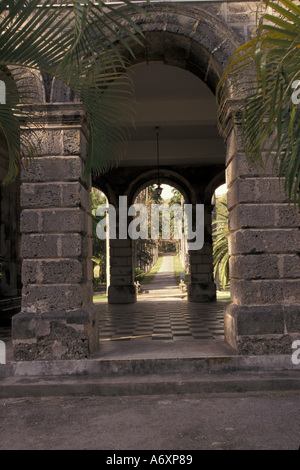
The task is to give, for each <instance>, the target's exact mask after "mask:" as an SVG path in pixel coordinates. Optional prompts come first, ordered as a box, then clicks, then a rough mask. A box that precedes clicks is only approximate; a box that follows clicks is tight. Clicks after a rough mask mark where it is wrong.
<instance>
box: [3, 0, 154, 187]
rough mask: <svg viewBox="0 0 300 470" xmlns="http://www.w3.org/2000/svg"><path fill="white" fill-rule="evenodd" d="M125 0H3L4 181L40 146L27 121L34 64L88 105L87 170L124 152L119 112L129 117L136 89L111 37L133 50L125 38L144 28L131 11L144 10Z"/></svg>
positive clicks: (30, 120)
mask: <svg viewBox="0 0 300 470" xmlns="http://www.w3.org/2000/svg"><path fill="white" fill-rule="evenodd" d="M147 1H148V0H147ZM122 3H123V4H126V5H128V6H130V7H131V8H130V10H127V12H126V13H124V12H123V9H122V8H119V7H116V5H114V4H110V3H105V2H104V1H99V2H93V1H91V0H80V1H79V0H73V1H69V0H67V1H65V2H57V0H49V1H41V0H27V1H26V0H25V1H23V0H22V1H20V0H7V1H3V2H0V33H1V34H0V73H1V76H0V78H1V80H2V82H5V85H6V103H5V104H1V105H0V127H1V130H2V132H3V133H4V135H5V138H6V141H7V145H8V151H9V172H8V175H7V177H6V179H5V182H9V181H11V180H13V179H14V178H15V177H16V175H17V173H18V172H19V169H20V167H21V166H22V165H28V162H29V161H30V160H31V159H32V158H34V157H35V156H37V155H38V153H39V149H38V142H37V141H36V138H35V136H34V135H33V132H32V127H31V125H32V124H33V123H34V117H35V113H34V109H35V108H34V105H35V104H38V103H39V97H38V96H37V92H36V89H35V86H34V84H35V83H36V80H35V79H36V77H35V75H36V73H37V71H39V72H42V73H43V74H50V75H51V76H53V77H56V78H58V79H59V80H61V81H62V82H63V83H65V84H66V85H67V86H69V87H70V88H71V89H72V90H73V92H74V93H75V95H76V96H77V98H78V99H79V101H80V102H81V104H82V106H83V108H84V110H85V112H86V116H87V120H88V125H89V132H90V135H89V148H88V157H87V161H86V168H85V175H86V176H88V175H89V174H90V171H93V172H95V173H98V172H100V171H102V170H103V169H105V168H107V167H108V166H109V165H111V164H112V159H115V158H116V155H117V156H118V157H119V158H120V156H122V154H123V152H124V149H125V143H126V138H127V131H126V129H125V130H124V120H126V122H128V119H131V115H132V102H133V93H132V89H131V88H130V81H129V78H128V77H126V75H125V74H124V71H125V70H126V65H127V63H126V60H125V59H124V58H123V57H122V56H121V54H120V53H119V51H118V48H117V47H116V45H115V44H116V43H119V44H122V46H123V47H125V49H126V51H129V53H131V54H133V52H132V50H131V49H130V47H129V45H128V42H127V41H126V39H124V38H125V37H130V38H131V39H132V40H134V41H137V42H140V37H141V36H140V35H141V31H140V29H139V28H138V26H137V25H136V24H135V23H134V21H132V19H131V15H132V13H133V12H136V11H139V12H143V9H142V8H141V7H140V6H139V5H138V4H136V3H132V2H131V1H129V0H122ZM32 78H35V79H34V80H32Z"/></svg>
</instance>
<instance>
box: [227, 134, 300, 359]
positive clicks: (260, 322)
mask: <svg viewBox="0 0 300 470" xmlns="http://www.w3.org/2000/svg"><path fill="white" fill-rule="evenodd" d="M226 171H227V184H228V188H229V189H228V209H229V228H230V238H229V252H230V255H231V258H230V276H231V298H232V303H231V304H230V305H229V306H228V308H227V310H226V315H225V338H226V341H227V342H228V343H229V344H230V345H231V346H232V347H233V348H234V349H235V350H236V351H237V352H238V353H239V354H249V355H251V354H292V351H293V350H292V342H293V341H294V340H296V339H298V340H299V339H300V258H299V252H300V230H299V225H300V216H299V212H298V213H294V212H293V208H289V205H288V203H287V201H286V199H285V196H284V191H283V188H282V187H281V186H280V183H279V179H278V177H277V176H276V173H274V171H273V168H272V161H270V162H268V163H267V165H266V170H265V171H264V172H263V171H262V170H258V169H256V168H254V167H253V166H250V165H249V164H248V162H247V160H246V157H245V155H244V154H243V153H242V150H241V148H239V146H238V143H237V140H236V138H235V137H234V136H233V135H232V136H231V138H230V139H229V142H228V153H227V170H226Z"/></svg>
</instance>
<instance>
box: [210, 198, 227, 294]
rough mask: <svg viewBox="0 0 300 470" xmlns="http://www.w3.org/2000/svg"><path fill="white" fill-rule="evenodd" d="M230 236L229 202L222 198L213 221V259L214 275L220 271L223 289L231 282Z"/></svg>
mask: <svg viewBox="0 0 300 470" xmlns="http://www.w3.org/2000/svg"><path fill="white" fill-rule="evenodd" d="M222 199H223V198H222ZM228 237H229V230H228V211H227V203H226V201H224V200H221V201H219V202H218V203H217V216H216V220H215V221H213V260H214V276H216V273H217V271H218V272H219V279H220V283H221V285H222V287H223V289H224V288H225V287H226V285H227V284H228V282H229V251H228Z"/></svg>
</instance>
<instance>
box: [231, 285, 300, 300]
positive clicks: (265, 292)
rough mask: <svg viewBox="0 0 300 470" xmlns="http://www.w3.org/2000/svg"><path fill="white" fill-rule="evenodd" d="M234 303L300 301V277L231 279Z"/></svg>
mask: <svg viewBox="0 0 300 470" xmlns="http://www.w3.org/2000/svg"><path fill="white" fill-rule="evenodd" d="M231 296H232V300H233V302H234V303H237V304H242V305H252V304H254V305H255V304H256V305H266V304H280V303H283V304H284V303H293V302H295V303H299V302H300V280H299V279H295V280H294V279H276V280H273V279H272V280H249V281H248V280H236V279H232V281H231Z"/></svg>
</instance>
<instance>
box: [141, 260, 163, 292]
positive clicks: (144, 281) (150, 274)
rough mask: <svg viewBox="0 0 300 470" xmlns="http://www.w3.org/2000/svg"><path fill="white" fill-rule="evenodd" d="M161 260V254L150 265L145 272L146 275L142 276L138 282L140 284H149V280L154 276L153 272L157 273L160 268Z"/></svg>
mask: <svg viewBox="0 0 300 470" xmlns="http://www.w3.org/2000/svg"><path fill="white" fill-rule="evenodd" d="M162 262H163V257H162V256H159V257H158V260H157V261H156V263H155V264H154V265H153V266H152V268H151V270H150V271H149V272H148V273H147V274H146V276H145V277H144V279H142V280H141V282H140V284H141V285H142V286H145V285H147V284H150V282H151V281H152V279H153V278H154V276H155V274H157V272H158V271H159V270H160V267H161V265H162Z"/></svg>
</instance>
